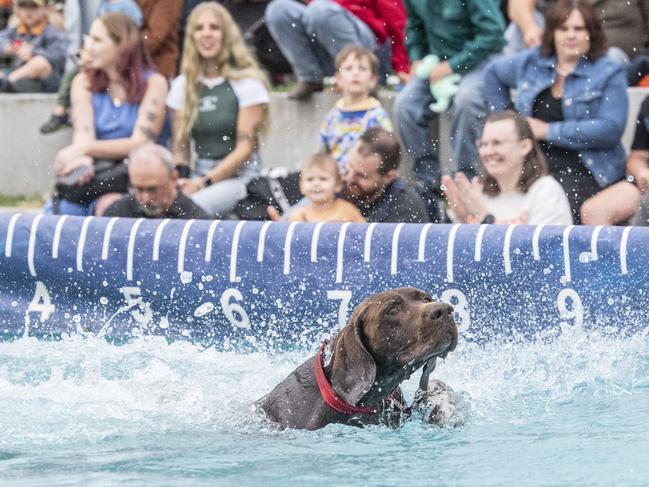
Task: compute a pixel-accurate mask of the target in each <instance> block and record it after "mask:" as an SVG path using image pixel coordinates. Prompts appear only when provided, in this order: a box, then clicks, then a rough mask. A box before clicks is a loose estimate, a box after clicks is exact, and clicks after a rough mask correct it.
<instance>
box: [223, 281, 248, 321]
mask: <svg viewBox="0 0 649 487" xmlns="http://www.w3.org/2000/svg"><path fill="white" fill-rule="evenodd" d="M237 301H243V294H241V291H239V290H238V289H233V288H230V289H226V290H225V291H224V292H223V294H222V295H221V308H222V309H223V314H224V315H225V317H226V318H227V319H228V321H229V322H230V323H231V324H232V326H236V327H237V328H243V329H245V330H249V329H250V318H249V317H248V313H246V310H245V309H243V307H242V306H241V305H240V304H239V303H237Z"/></svg>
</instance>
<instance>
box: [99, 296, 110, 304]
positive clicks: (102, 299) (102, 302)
mask: <svg viewBox="0 0 649 487" xmlns="http://www.w3.org/2000/svg"><path fill="white" fill-rule="evenodd" d="M99 302H100V303H101V304H103V305H104V306H105V305H107V304H108V298H107V297H106V296H102V297H101V298H99Z"/></svg>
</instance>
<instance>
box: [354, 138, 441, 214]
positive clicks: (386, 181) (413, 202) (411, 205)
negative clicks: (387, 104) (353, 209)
mask: <svg viewBox="0 0 649 487" xmlns="http://www.w3.org/2000/svg"><path fill="white" fill-rule="evenodd" d="M400 159H401V146H400V145H399V142H398V141H397V139H396V137H395V136H394V135H393V134H392V133H390V132H388V131H387V130H384V129H382V128H378V127H374V128H371V129H369V130H368V131H366V132H365V133H364V134H363V135H362V136H361V137H360V139H359V140H358V142H357V143H356V145H355V146H354V147H353V148H352V150H351V153H350V154H349V158H348V160H347V172H346V173H345V174H343V181H344V183H345V185H344V190H343V197H344V198H345V199H346V200H348V201H350V202H351V203H354V204H355V205H356V206H357V207H358V208H359V209H360V211H361V213H362V214H363V217H365V219H366V220H367V221H368V222H401V223H428V222H429V221H430V220H429V217H428V213H427V211H426V205H425V204H424V201H423V200H422V199H421V197H420V196H419V194H418V193H417V191H416V190H415V188H414V187H413V186H412V185H410V184H408V183H407V182H406V181H404V180H403V179H401V178H399V176H398V174H397V170H398V168H399V161H400Z"/></svg>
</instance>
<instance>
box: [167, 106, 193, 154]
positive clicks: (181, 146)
mask: <svg viewBox="0 0 649 487" xmlns="http://www.w3.org/2000/svg"><path fill="white" fill-rule="evenodd" d="M182 116H183V113H182V110H173V111H172V114H171V119H172V121H173V128H172V130H173V134H174V138H173V145H172V152H173V155H174V161H175V162H176V164H186V165H188V166H189V163H190V161H191V151H190V143H189V140H188V138H187V137H184V138H183V139H182V140H178V139H177V138H176V134H177V133H178V131H179V130H180V123H181V120H182Z"/></svg>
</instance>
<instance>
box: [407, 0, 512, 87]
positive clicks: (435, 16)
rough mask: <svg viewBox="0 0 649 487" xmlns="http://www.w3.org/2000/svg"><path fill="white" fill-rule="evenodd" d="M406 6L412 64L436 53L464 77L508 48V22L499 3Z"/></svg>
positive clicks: (434, 1)
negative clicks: (506, 44)
mask: <svg viewBox="0 0 649 487" xmlns="http://www.w3.org/2000/svg"><path fill="white" fill-rule="evenodd" d="M404 5H405V7H406V12H407V14H408V23H407V25H406V46H407V48H408V54H409V56H410V60H411V61H416V60H418V59H421V58H423V57H424V56H426V55H427V54H436V55H437V56H439V57H440V58H441V59H444V60H448V61H449V64H450V65H451V68H452V69H453V72H455V73H459V74H463V73H464V72H466V71H470V70H471V69H473V68H474V67H475V66H477V65H478V64H480V63H481V62H482V61H484V60H485V59H487V58H488V57H489V56H490V55H492V54H497V53H499V52H500V51H501V50H502V48H503V46H504V45H505V38H504V34H505V19H504V18H503V15H502V13H501V11H500V7H499V2H498V1H497V0H462V1H460V0H404Z"/></svg>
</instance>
